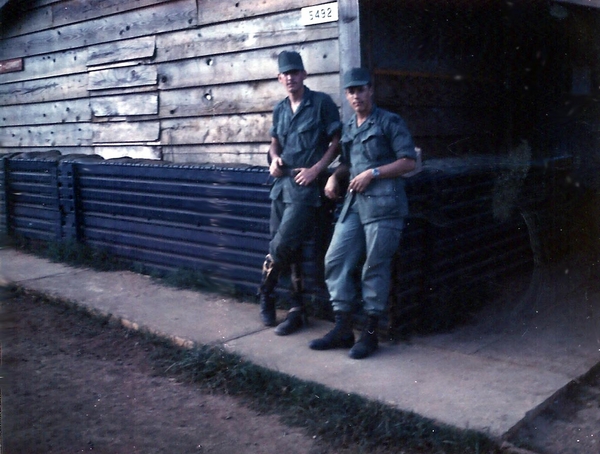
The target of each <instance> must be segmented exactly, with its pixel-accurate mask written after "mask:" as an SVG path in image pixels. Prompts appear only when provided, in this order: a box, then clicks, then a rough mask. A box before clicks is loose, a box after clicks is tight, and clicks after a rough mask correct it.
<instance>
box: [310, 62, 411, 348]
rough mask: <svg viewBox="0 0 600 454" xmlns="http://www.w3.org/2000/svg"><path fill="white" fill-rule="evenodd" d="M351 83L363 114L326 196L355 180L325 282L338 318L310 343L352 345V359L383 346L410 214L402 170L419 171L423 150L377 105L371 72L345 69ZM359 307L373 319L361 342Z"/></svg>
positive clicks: (349, 127) (346, 138) (354, 122)
mask: <svg viewBox="0 0 600 454" xmlns="http://www.w3.org/2000/svg"><path fill="white" fill-rule="evenodd" d="M344 88H345V91H346V99H347V100H348V102H349V103H350V105H351V106H352V109H353V110H354V112H355V114H354V115H353V117H352V118H351V119H350V121H348V122H347V123H346V124H345V125H344V131H343V134H342V140H341V142H342V157H341V164H340V166H339V167H338V168H337V169H336V170H335V172H334V173H333V175H332V176H331V177H330V178H329V180H328V181H327V184H326V186H325V195H327V197H329V198H332V199H334V198H337V197H339V195H340V182H341V181H342V180H344V179H348V178H349V179H350V182H349V185H348V191H347V193H346V197H345V200H344V205H343V207H342V211H341V213H340V216H339V218H338V221H337V223H336V226H335V231H334V234H333V238H332V240H331V244H330V245H329V249H328V250H327V254H326V256H325V282H326V284H327V289H328V291H329V296H330V299H331V304H332V306H333V311H334V314H335V320H336V324H335V327H334V328H333V330H331V331H330V332H329V333H327V334H326V335H325V336H324V337H323V338H320V339H315V340H313V341H312V342H311V343H310V348H312V349H313V350H328V349H332V348H350V353H349V355H350V357H351V358H355V359H361V358H365V357H367V356H369V355H370V354H371V353H373V352H374V351H375V350H376V349H377V346H378V340H377V333H376V328H377V325H378V321H379V318H380V317H381V316H382V315H383V314H384V313H385V311H386V309H387V301H388V296H389V291H390V281H391V264H392V258H393V256H394V253H395V252H396V249H397V248H398V245H399V243H400V236H401V234H402V229H403V226H404V218H405V217H406V215H407V214H408V201H407V198H406V193H405V191H404V180H403V179H402V178H401V176H402V175H404V174H406V173H408V172H411V171H412V170H414V168H415V162H416V158H417V155H416V151H415V146H414V143H413V140H412V137H411V134H410V133H409V131H408V128H407V127H406V124H405V122H404V120H402V118H400V117H399V116H398V115H396V114H393V113H391V112H388V111H386V110H383V109H380V108H378V107H376V106H375V105H374V104H373V87H372V84H371V77H370V74H369V72H368V71H367V70H365V69H362V68H355V69H352V70H350V71H349V72H347V73H346V74H344ZM357 270H359V271H361V274H360V285H357V282H356V279H355V276H356V274H357V273H356V271H357ZM357 288H359V289H360V292H359V291H357ZM359 305H362V308H363V309H364V311H365V312H366V313H367V315H368V321H367V324H366V326H365V329H364V330H363V333H362V335H361V337H360V338H359V340H358V341H357V342H356V343H354V333H353V331H352V314H353V313H354V312H355V311H356V309H357V308H358V306H359Z"/></svg>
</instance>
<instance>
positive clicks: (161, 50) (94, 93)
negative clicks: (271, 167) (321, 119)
mask: <svg viewBox="0 0 600 454" xmlns="http://www.w3.org/2000/svg"><path fill="white" fill-rule="evenodd" d="M21 3H24V4H25V5H23V4H21ZM320 3H323V1H322V0H276V1H275V0H274V1H270V2H250V1H243V0H242V1H240V0H236V1H232V0H170V1H167V0H123V1H114V0H110V1H108V0H32V1H29V2H16V1H11V2H9V4H8V5H6V6H5V7H4V8H3V9H2V13H1V14H2V15H1V18H0V19H1V23H2V29H1V31H0V33H1V34H0V153H11V152H16V151H39V150H49V149H59V150H60V151H61V152H62V153H84V154H94V153H95V154H100V155H102V156H104V157H105V158H112V157H119V156H131V157H136V158H159V159H164V160H169V161H173V162H196V163H207V162H208V163H219V164H223V163H243V164H250V165H265V164H266V161H265V153H266V150H267V147H268V142H269V135H268V129H269V126H270V121H271V112H272V109H273V106H274V105H275V103H276V102H277V101H278V100H279V99H281V98H282V97H284V96H285V91H284V90H283V88H282V87H281V86H280V85H279V84H278V82H277V80H276V75H277V55H278V54H279V52H280V51H282V50H284V49H295V50H298V51H299V52H300V53H301V54H302V56H303V58H304V61H305V66H306V68H307V71H308V72H309V78H308V80H307V85H308V86H309V87H311V88H312V89H315V90H320V91H325V92H327V93H329V94H331V95H332V96H333V98H334V100H335V101H336V102H337V103H338V104H339V103H340V94H339V93H340V91H339V86H340V85H339V50H338V24H337V23H335V22H334V23H328V24H320V25H312V26H309V27H306V26H302V25H301V24H300V9H301V8H303V7H306V6H312V5H315V4H320Z"/></svg>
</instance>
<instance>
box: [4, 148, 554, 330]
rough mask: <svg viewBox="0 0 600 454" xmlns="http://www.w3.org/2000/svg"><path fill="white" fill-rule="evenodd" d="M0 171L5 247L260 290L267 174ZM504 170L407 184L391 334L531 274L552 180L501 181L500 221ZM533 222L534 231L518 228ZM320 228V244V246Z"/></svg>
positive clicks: (318, 248) (186, 168) (141, 169)
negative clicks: (202, 276)
mask: <svg viewBox="0 0 600 454" xmlns="http://www.w3.org/2000/svg"><path fill="white" fill-rule="evenodd" d="M1 163H2V164H1V165H2V172H1V173H0V178H2V179H1V180H0V183H2V187H3V189H4V190H3V191H2V194H3V195H4V197H3V200H2V203H1V204H0V206H1V207H2V210H4V212H5V215H4V216H3V219H5V221H4V224H3V225H2V227H3V228H4V230H5V231H6V232H7V233H8V234H10V235H17V236H20V237H25V238H31V239H36V240H44V241H68V240H75V241H78V242H81V243H83V244H86V245H89V246H91V247H93V248H98V249H103V250H105V251H107V252H108V253H110V254H112V255H114V256H116V257H119V258H123V259H126V260H128V261H131V262H133V263H141V264H143V265H144V266H146V267H148V268H153V269H157V270H177V269H190V270H197V271H201V272H203V273H206V274H208V275H209V276H210V277H211V278H212V279H213V280H215V281H217V282H222V283H226V284H228V285H232V286H235V287H236V288H238V289H240V290H242V291H246V292H248V291H250V292H253V291H255V289H256V287H257V283H258V281H259V279H260V268H261V264H262V261H263V259H264V255H265V253H266V252H267V249H268V241H269V232H268V222H269V221H268V220H269V199H268V193H269V188H270V180H269V175H268V171H267V169H266V168H256V167H244V166H236V167H226V166H220V167H218V166H214V165H205V166H203V165H177V164H170V163H161V162H155V161H152V162H148V161H136V160H129V159H125V160H106V161H105V160H102V159H101V158H99V157H90V156H69V155H66V156H61V155H60V153H46V154H41V155H33V156H32V155H25V154H22V155H16V156H5V157H2V159H1ZM504 166H505V167H503V165H499V163H498V162H497V161H494V162H489V163H487V165H483V166H482V165H476V166H473V165H466V163H465V162H463V163H462V164H461V165H459V166H457V165H448V161H431V162H427V163H426V164H425V167H424V170H423V172H421V173H420V174H418V175H417V176H415V177H412V178H410V179H408V180H407V192H408V195H409V201H410V205H411V215H410V217H409V218H408V220H407V226H406V228H405V232H404V236H403V241H402V245H401V247H400V250H399V251H398V254H397V256H398V259H397V261H396V264H395V265H396V266H395V271H394V291H393V294H392V297H391V298H392V311H391V316H392V324H396V325H398V326H399V325H402V324H403V323H404V320H406V319H407V318H409V317H407V314H408V313H411V314H413V316H412V317H413V318H414V314H419V315H418V317H420V319H421V320H424V319H429V320H430V321H431V319H436V318H437V319H440V318H445V317H450V318H452V317H453V316H456V314H457V312H460V311H461V310H463V309H465V307H466V306H467V305H469V304H471V303H472V301H470V299H472V298H478V297H479V298H481V297H483V293H482V292H481V289H482V288H483V287H485V285H486V283H487V282H490V281H492V280H494V279H497V278H499V277H501V276H505V275H508V274H510V273H512V272H514V271H515V270H523V269H527V268H528V267H529V268H530V267H531V265H532V263H533V252H532V249H531V243H530V234H532V233H534V234H535V235H534V236H536V237H537V236H539V235H540V229H539V227H540V226H542V225H545V226H546V227H552V226H553V225H554V224H553V222H542V221H541V219H546V221H548V220H551V219H552V216H553V212H559V211H560V207H557V206H555V205H554V204H553V203H549V202H550V200H549V199H550V198H553V197H554V198H555V195H554V194H553V193H552V191H553V190H555V189H552V188H556V185H555V184H554V183H553V182H554V181H555V178H556V175H557V174H558V173H559V172H558V171H557V170H556V168H555V166H554V165H553V163H552V162H550V163H549V162H544V163H543V165H542V164H541V165H539V166H535V165H534V166H532V167H530V168H529V170H528V172H527V178H526V179H525V180H524V181H522V180H515V181H510V179H509V180H507V181H505V182H504V184H505V185H509V186H510V185H519V187H520V189H519V191H518V197H517V198H514V200H505V201H504V203H505V204H508V205H510V206H509V207H508V209H505V211H506V213H505V215H504V216H501V217H500V218H499V216H498V214H497V213H496V212H495V211H497V209H496V207H495V205H494V203H495V202H494V201H495V200H497V199H498V197H501V196H499V195H498V194H497V190H498V181H499V175H501V174H502V172H503V169H506V168H508V169H509V170H510V165H508V167H506V164H504ZM505 208H506V207H505ZM532 213H533V218H535V219H537V220H538V222H536V224H535V226H532V225H528V224H527V222H526V219H527V216H525V214H528V216H529V218H531V217H532V216H531V214H532ZM325 224H326V228H325V230H324V231H320V232H318V233H320V236H319V235H317V238H325V239H327V238H328V234H329V227H330V226H331V225H330V223H329V225H327V223H325ZM532 227H535V230H536V231H535V232H531V228H532ZM325 248H326V240H325V241H320V240H316V241H311V242H310V243H309V244H307V247H306V250H305V253H304V255H305V257H304V258H305V268H306V270H307V274H308V291H309V292H310V293H311V294H312V295H314V296H316V297H317V298H319V299H322V298H326V295H325V292H324V289H323V286H322V280H321V277H320V276H321V274H320V272H321V270H322V266H321V265H322V254H323V252H324V249H325ZM465 289H468V290H469V295H467V293H466V292H465ZM473 294H478V295H479V296H475V297H473ZM436 314H437V315H436ZM451 314H452V315H451Z"/></svg>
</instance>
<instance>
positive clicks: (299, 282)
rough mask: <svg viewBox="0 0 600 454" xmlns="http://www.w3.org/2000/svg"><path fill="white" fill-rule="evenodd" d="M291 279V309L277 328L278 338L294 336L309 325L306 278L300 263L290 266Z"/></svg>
mask: <svg viewBox="0 0 600 454" xmlns="http://www.w3.org/2000/svg"><path fill="white" fill-rule="evenodd" d="M290 277H291V281H292V301H291V309H290V311H289V312H288V314H287V317H286V318H285V320H284V321H283V323H281V324H280V325H279V326H277V328H275V334H277V335H278V336H287V335H289V334H293V333H295V332H296V331H298V330H299V329H300V328H302V327H303V326H305V325H307V324H308V318H307V316H306V312H305V311H304V301H303V294H304V276H303V274H302V266H301V265H300V264H299V263H292V264H291V265H290Z"/></svg>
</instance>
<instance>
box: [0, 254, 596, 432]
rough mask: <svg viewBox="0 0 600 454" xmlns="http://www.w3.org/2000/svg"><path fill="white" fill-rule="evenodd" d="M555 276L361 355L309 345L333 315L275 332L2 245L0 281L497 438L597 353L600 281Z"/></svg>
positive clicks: (228, 309) (250, 313)
mask: <svg viewBox="0 0 600 454" xmlns="http://www.w3.org/2000/svg"><path fill="white" fill-rule="evenodd" d="M561 272H563V271H561V270H558V271H557V273H559V274H560V273H561ZM563 275H564V273H563ZM563 277H564V276H563ZM525 280H526V282H529V277H526V279H525ZM554 282H557V277H556V276H553V275H551V274H545V275H543V276H536V285H535V288H534V289H533V290H534V293H533V294H532V295H533V296H532V297H530V298H527V299H526V300H524V299H523V298H522V295H523V292H520V293H518V295H520V296H519V297H515V298H512V299H511V297H510V295H506V296H504V297H503V299H501V300H499V302H497V304H495V305H494V307H491V308H488V309H485V310H483V311H482V312H481V313H480V314H477V319H476V320H475V322H474V324H472V325H469V326H465V327H463V328H460V329H457V330H455V331H453V332H452V333H446V334H439V335H432V336H422V337H416V338H413V339H411V341H410V342H408V343H399V344H390V343H386V342H383V343H381V346H380V349H379V350H378V352H377V353H376V354H375V355H373V356H372V357H370V358H367V359H365V360H362V361H355V360H352V359H350V358H348V356H347V352H346V351H344V350H335V351H326V352H315V351H312V350H310V349H309V348H308V347H307V344H308V342H309V341H310V340H311V339H314V338H315V337H320V336H321V335H322V334H324V333H325V332H326V331H328V330H329V329H330V327H331V324H330V323H328V322H324V321H319V320H314V319H312V320H311V325H310V327H309V328H308V329H306V330H304V331H302V332H300V333H297V334H295V335H292V336H289V337H278V336H276V335H275V334H274V333H273V330H272V329H268V328H264V327H263V326H262V325H261V323H260V321H259V317H258V306H256V305H254V304H248V303H242V302H238V301H235V300H232V299H228V298H226V297H223V296H219V295H215V294H210V293H199V292H192V291H186V290H177V289H173V288H169V287H164V286H161V285H158V284H157V283H156V282H154V281H152V280H151V279H150V278H148V277H145V276H142V275H139V274H135V273H132V272H97V271H91V270H88V269H82V268H72V267H68V266H65V265H62V264H58V263H52V262H49V261H47V260H44V259H40V258H38V257H35V256H33V255H29V254H24V253H22V252H20V251H17V250H15V249H12V248H0V284H8V283H14V284H17V285H19V286H21V287H23V288H26V289H31V290H34V291H37V292H40V293H42V294H45V295H47V296H49V297H53V298H60V299H63V300H69V301H72V302H76V303H78V304H80V305H82V306H84V307H87V308H90V309H94V310H97V311H100V312H102V313H105V314H112V315H113V316H116V317H118V318H120V319H122V320H123V322H124V323H126V324H129V325H131V326H133V327H143V328H145V329H147V330H149V331H152V332H156V333H159V334H162V335H164V336H167V337H170V338H173V339H176V340H178V341H179V342H183V343H186V342H189V343H194V342H197V343H200V344H211V345H222V346H224V347H225V348H227V349H228V350H229V351H232V352H235V353H237V354H239V355H241V356H243V357H244V358H246V359H248V360H250V361H252V362H254V363H256V364H260V365H263V366H266V367H269V368H271V369H274V370H277V371H279V372H283V373H286V374H290V375H294V376H296V377H299V378H301V379H304V380H312V381H315V382H319V383H322V384H324V385H326V386H329V387H331V388H335V389H338V390H341V391H344V392H349V393H356V394H360V395H362V396H365V397H367V398H370V399H378V400H380V401H383V402H385V403H387V404H389V405H392V406H394V407H396V408H398V409H402V410H407V411H412V412H415V413H417V414H419V415H422V416H425V417H428V418H431V419H434V420H436V421H438V422H441V423H446V424H449V425H452V426H455V427H457V428H468V429H474V430H479V431H482V432H486V433H488V434H489V435H491V436H493V437H503V436H506V435H507V434H509V433H510V432H511V430H514V429H515V428H516V427H518V425H519V424H520V423H521V422H522V421H523V420H524V419H525V418H526V417H528V416H531V415H533V414H535V413H536V412H537V411H538V410H540V409H541V408H542V407H543V405H544V403H545V402H547V401H549V400H550V399H551V397H552V396H553V395H555V394H556V393H557V392H559V391H560V390H561V389H562V388H564V387H565V386H566V385H567V384H568V383H569V382H571V381H572V380H574V379H577V378H578V377H580V376H582V375H583V374H585V373H586V372H587V371H589V369H590V368H592V367H593V366H594V365H595V364H596V363H598V362H600V290H596V291H595V292H593V291H591V290H590V289H585V292H584V291H583V290H581V291H578V287H577V284H578V282H577V277H574V276H572V277H569V280H568V282H569V285H566V286H563V287H567V288H562V287H561V288H558V289H557V288H555V287H557V286H556V285H553V283H554ZM524 303H525V304H524ZM283 316H284V314H283V313H280V314H279V318H280V319H282V318H283Z"/></svg>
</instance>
